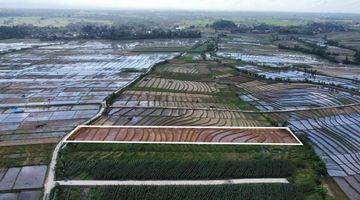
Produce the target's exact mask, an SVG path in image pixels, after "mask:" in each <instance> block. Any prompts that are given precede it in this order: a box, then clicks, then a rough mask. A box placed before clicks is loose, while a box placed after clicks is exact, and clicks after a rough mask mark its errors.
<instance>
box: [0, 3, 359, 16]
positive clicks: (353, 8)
mask: <svg viewBox="0 0 360 200" xmlns="http://www.w3.org/2000/svg"><path fill="white" fill-rule="evenodd" d="M0 7H13V8H14V7H15V8H16V7H29V8H59V7H71V8H99V9H103V8H108V9H110V8H111V9H127V8H128V9H184V10H189V9H191V10H252V11H298V12H352V13H360V0H340V1H339V0H11V1H9V0H0Z"/></svg>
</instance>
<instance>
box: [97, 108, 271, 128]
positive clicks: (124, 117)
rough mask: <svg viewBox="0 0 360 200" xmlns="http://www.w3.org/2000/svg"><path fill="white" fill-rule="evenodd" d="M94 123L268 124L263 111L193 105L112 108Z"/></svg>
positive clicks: (148, 124) (156, 124)
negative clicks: (207, 107)
mask: <svg viewBox="0 0 360 200" xmlns="http://www.w3.org/2000/svg"><path fill="white" fill-rule="evenodd" d="M95 125H117V126H123V125H126V126H132V125H134V126H244V127H249V126H260V127H264V126H269V122H268V121H267V120H266V119H265V118H264V116H263V115H262V114H257V113H243V112H239V111H226V110H213V109H210V110H206V109H192V108H188V109H187V108H113V109H112V110H111V111H110V113H109V115H108V116H105V117H102V118H101V119H99V120H98V121H97V122H96V123H95Z"/></svg>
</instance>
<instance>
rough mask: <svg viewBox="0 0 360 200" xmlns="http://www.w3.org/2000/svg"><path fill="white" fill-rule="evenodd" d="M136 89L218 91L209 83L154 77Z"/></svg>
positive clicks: (141, 83)
mask: <svg viewBox="0 0 360 200" xmlns="http://www.w3.org/2000/svg"><path fill="white" fill-rule="evenodd" d="M137 87H139V88H151V89H155V90H156V89H158V90H168V91H174V90H175V91H179V92H191V93H211V92H218V91H219V90H218V88H217V87H216V84H214V83H211V82H199V81H185V80H175V79H166V78H156V77H152V78H144V79H142V80H141V81H140V82H139V84H138V85H137Z"/></svg>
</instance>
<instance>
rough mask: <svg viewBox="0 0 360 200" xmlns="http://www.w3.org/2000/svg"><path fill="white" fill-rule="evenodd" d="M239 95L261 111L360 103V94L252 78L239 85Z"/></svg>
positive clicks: (312, 85)
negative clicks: (240, 91)
mask: <svg viewBox="0 0 360 200" xmlns="http://www.w3.org/2000/svg"><path fill="white" fill-rule="evenodd" d="M237 86H238V87H239V88H240V89H241V90H242V93H241V95H239V97H240V98H241V99H242V100H243V101H246V102H248V103H251V104H253V105H255V107H256V108H258V109H259V110H262V111H272V110H288V109H305V108H321V107H331V106H341V105H346V104H357V103H360V96H359V95H357V94H353V93H349V92H346V91H341V90H336V89H333V88H327V87H323V86H317V85H314V84H303V83H273V84H269V83H265V82H261V81H251V82H247V83H241V84H238V85H237Z"/></svg>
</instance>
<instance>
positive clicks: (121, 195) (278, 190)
mask: <svg viewBox="0 0 360 200" xmlns="http://www.w3.org/2000/svg"><path fill="white" fill-rule="evenodd" d="M51 199H52V200H59V199H69V200H72V199H74V200H75V199H76V200H79V199H80V200H81V199H94V200H95V199H96V200H100V199H107V200H111V199H121V200H138V199H142V200H154V199H156V200H168V199H172V200H184V199H186V200H228V199H229V200H230V199H249V200H250V199H251V200H264V199H274V200H275V199H276V200H288V199H293V200H300V199H305V195H304V194H303V193H302V191H301V189H299V188H297V187H294V186H293V185H288V184H256V185H255V184H254V185H253V184H249V185H227V186H223V185H220V186H109V187H94V188H79V187H76V188H74V187H57V188H56V189H55V190H54V191H53V193H52V198H51Z"/></svg>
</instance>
